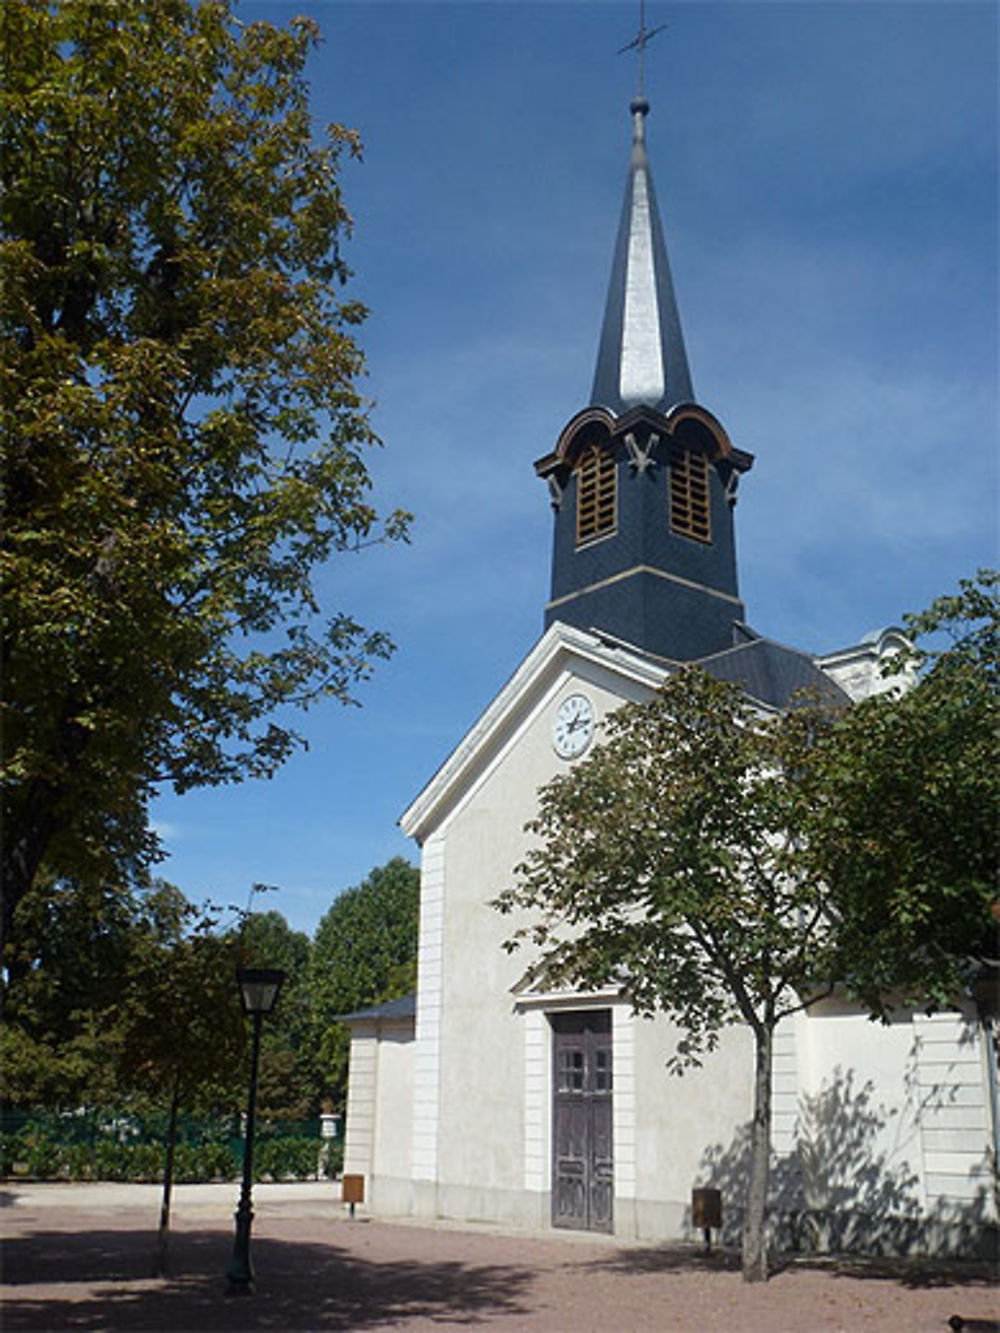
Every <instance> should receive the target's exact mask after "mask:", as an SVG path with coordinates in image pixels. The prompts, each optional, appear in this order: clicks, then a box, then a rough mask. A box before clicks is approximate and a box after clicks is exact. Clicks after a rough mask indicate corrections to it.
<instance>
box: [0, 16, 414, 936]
mask: <svg viewBox="0 0 1000 1333" xmlns="http://www.w3.org/2000/svg"><path fill="white" fill-rule="evenodd" d="M316 39H317V32H316V29H315V27H314V25H313V24H312V23H310V22H309V21H308V20H305V19H295V20H293V21H292V23H291V25H290V26H289V28H288V29H284V30H282V29H276V28H273V27H271V26H270V25H268V24H266V23H251V24H249V25H244V24H242V23H240V22H238V21H237V20H236V19H235V18H234V16H233V15H232V13H231V12H230V4H229V3H228V0H205V2H204V3H199V4H195V3H192V2H189V0H107V2H106V3H101V4H94V3H92V0H60V2H58V3H48V4H46V3H35V0H8V3H6V4H5V5H4V6H3V9H2V15H0V58H2V63H3V68H2V76H3V77H2V80H0V86H2V92H0V135H2V140H0V265H2V281H0V322H2V331H3V347H4V351H3V362H2V373H0V411H2V413H3V429H2V436H0V438H2V448H3V467H4V480H5V492H4V494H5V500H4V503H5V512H4V533H3V543H2V548H0V575H2V579H3V587H4V629H3V643H2V651H3V658H2V667H3V675H4V685H5V700H6V702H5V705H4V714H3V727H4V741H5V751H6V753H5V763H4V807H3V817H4V838H3V843H2V866H0V871H2V882H3V895H4V896H3V925H4V927H5V929H9V927H10V924H11V922H12V919H13V912H14V909H15V907H16V905H17V903H18V902H19V901H20V900H21V899H22V898H23V897H24V895H25V894H26V893H27V892H28V890H29V889H30V887H31V885H32V884H33V883H34V881H35V878H36V876H37V875H38V873H39V869H40V867H41V865H42V864H43V862H44V863H45V864H46V865H47V866H48V868H49V871H50V873H52V874H53V875H55V876H56V877H57V878H60V879H69V878H76V879H86V880H89V881H90V882H98V881H100V880H105V881H114V880H118V881H122V880H126V879H128V878H129V877H131V876H136V875H137V874H138V873H139V872H141V871H142V869H143V868H144V867H146V866H148V865H149V864H150V863H151V861H152V860H153V859H155V856H156V851H157V842H156V837H155V834H154V833H153V832H152V831H151V829H150V827H149V822H148V819H147V812H146V806H147V801H148V798H149V797H150V795H151V793H152V792H153V791H154V790H155V788H156V786H157V784H160V783H170V784H172V785H173V787H174V788H175V789H176V790H177V791H184V790H187V789H189V788H191V787H197V786H200V785H204V784H217V783H223V782H234V781H238V780H240V779H243V778H245V777H247V776H258V775H266V774H269V773H271V772H273V771H274V769H275V768H276V767H277V766H278V765H279V764H280V763H281V762H282V761H283V760H284V759H285V758H286V757H287V755H288V754H289V753H290V751H291V750H292V749H293V748H294V746H295V745H296V743H297V742H298V740H299V738H298V736H297V735H296V732H295V731H294V729H293V728H292V726H291V724H290V722H289V721H288V714H287V712H286V711H285V710H286V707H288V706H302V707H304V706H305V705H307V704H308V703H310V702H311V701H313V700H315V699H317V698H318V697H321V696H330V697H333V698H337V699H341V700H348V699H349V698H350V697H351V694H352V690H353V687H354V685H355V683H356V682H357V681H358V680H360V679H362V678H364V677H365V676H366V675H367V674H368V672H369V670H370V667H371V664H372V662H373V660H374V659H377V658H379V657H383V656H385V655H386V654H387V653H388V651H389V650H390V646H391V645H390V644H389V642H388V640H387V639H386V637H385V636H384V635H383V634H381V633H379V632H372V633H370V632H368V631H366V630H365V629H363V628H362V627H361V625H359V624H358V623H357V622H356V621H355V620H354V619H353V618H352V617H351V616H350V615H349V614H347V613H344V612H339V613H335V614H333V615H332V616H331V615H328V614H324V613H323V612H321V610H320V607H319V605H318V600H317V597H316V593H315V589H314V573H315V570H316V568H317V567H318V566H319V565H320V564H321V563H322V562H324V561H325V560H326V559H327V558H328V557H329V556H330V555H331V554H332V553H334V552H338V551H346V550H354V549H356V548H357V547H358V546H360V545H363V544H365V543H367V542H370V541H375V540H381V539H384V538H395V537H400V536H402V535H404V534H405V528H406V516H405V515H402V514H394V515H392V516H390V518H389V519H388V520H387V521H386V522H383V521H382V520H380V519H379V517H378V515H377V513H376V511H375V509H374V508H373V505H372V503H371V500H370V478H369V475H368V471H367V468H366V464H365V460H364V455H365V451H366V450H367V449H368V448H369V447H370V446H372V445H375V444H376V443H377V440H376V437H375V436H374V434H373V432H372V429H371V427H370V424H369V421H368V419H367V416H366V409H365V404H364V402H363V400H362V398H361V396H360V395H359V392H358V388H357V381H358V377H359V376H360V375H361V374H362V373H363V360H362V356H361V353H360V351H359V349H358V347H357V344H356V342H355V337H354V331H355V329H356V327H357V325H358V324H359V323H360V322H361V321H362V319H363V318H364V315H365V311H364V309H363V307H362V306H361V305H359V304H358V303H357V302H356V301H354V300H351V299H349V298H348V297H347V296H346V295H345V293H344V290H343V288H344V284H345V281H346V279H347V277H348V270H347V269H346V267H345V265H344V262H343V259H342V256H341V245H342V242H343V239H344V237H345V236H346V235H347V233H348V231H349V225H350V220H349V217H348V214H347V212H346V209H345V206H344V202H343V199H342V196H341V190H340V185H339V179H338V173H339V169H340V159H341V156H342V154H343V153H344V152H347V153H349V154H351V155H357V154H358V152H359V144H358V140H357V138H356V136H355V135H354V133H353V132H351V131H348V130H345V129H343V128H341V127H339V126H331V127H330V128H329V130H328V132H327V136H326V139H325V141H324V142H322V143H317V142H315V141H314V139H313V137H312V134H311V127H310V120H309V115H308V97H307V85H306V82H305V79H304V73H303V71H304V66H305V62H306V58H307V55H308V52H309V50H310V47H311V46H312V45H313V43H314V42H315V41H316Z"/></svg>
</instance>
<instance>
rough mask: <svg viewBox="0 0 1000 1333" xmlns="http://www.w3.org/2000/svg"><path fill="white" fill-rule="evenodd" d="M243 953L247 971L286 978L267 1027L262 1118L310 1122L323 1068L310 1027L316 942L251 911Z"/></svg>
mask: <svg viewBox="0 0 1000 1333" xmlns="http://www.w3.org/2000/svg"><path fill="white" fill-rule="evenodd" d="M241 951H242V955H243V958H244V959H245V962H246V965H247V966H249V967H277V968H280V969H281V971H283V972H284V973H285V982H284V985H283V986H282V989H281V997H280V1002H279V1004H278V1006H277V1008H276V1010H275V1012H274V1014H273V1015H271V1016H269V1017H268V1020H267V1022H266V1023H265V1024H264V1027H263V1032H262V1036H261V1047H260V1082H259V1086H258V1092H257V1102H258V1106H259V1108H260V1114H261V1116H262V1117H264V1118H273V1119H280V1118H284V1119H287V1120H309V1119H311V1118H312V1117H313V1116H316V1115H318V1114H319V1108H320V1101H321V1099H322V1082H323V1075H322V1064H321V1061H320V1058H319V1052H318V1050H317V1049H316V1040H315V1036H316V1029H315V1026H314V1024H313V1022H312V996H311V992H310V959H311V955H312V942H311V941H310V939H309V936H308V935H306V934H305V932H304V931H297V930H292V929H291V927H290V926H289V924H288V922H287V921H286V920H285V918H284V917H283V916H282V915H281V913H280V912H276V911H273V910H272V911H270V912H259V913H258V912H253V913H251V914H250V915H249V916H248V917H247V918H246V921H245V922H244V925H243V931H242V940H241Z"/></svg>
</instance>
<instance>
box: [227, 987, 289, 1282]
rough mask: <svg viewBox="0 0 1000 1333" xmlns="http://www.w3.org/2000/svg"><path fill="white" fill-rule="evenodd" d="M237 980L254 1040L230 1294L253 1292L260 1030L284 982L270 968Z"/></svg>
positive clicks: (251, 1054) (230, 1272) (241, 1000)
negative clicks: (253, 1226) (255, 1148)
mask: <svg viewBox="0 0 1000 1333" xmlns="http://www.w3.org/2000/svg"><path fill="white" fill-rule="evenodd" d="M236 980H237V981H238V982H239V986H240V1003H241V1004H242V1006H243V1012H244V1013H245V1014H249V1015H250V1016H251V1018H252V1019H253V1038H252V1044H251V1047H250V1094H249V1096H248V1097H247V1121H246V1133H245V1138H244V1140H243V1187H242V1189H241V1190H240V1202H239V1205H238V1207H237V1209H236V1240H235V1242H234V1244H233V1257H232V1261H231V1262H230V1265H229V1272H228V1277H229V1287H230V1290H231V1291H236V1292H251V1291H253V1264H252V1263H251V1260H250V1225H251V1223H252V1222H253V1207H252V1204H251V1191H252V1189H253V1132H254V1119H255V1114H256V1110H257V1064H258V1061H259V1059H260V1029H261V1024H262V1022H263V1020H264V1015H265V1014H269V1013H270V1012H271V1010H272V1009H273V1008H274V1006H275V1004H276V1003H277V1001H278V992H279V991H280V990H281V985H282V982H283V981H284V980H285V974H284V972H279V971H277V970H276V969H275V968H270V967H241V968H239V969H238V970H237V973H236Z"/></svg>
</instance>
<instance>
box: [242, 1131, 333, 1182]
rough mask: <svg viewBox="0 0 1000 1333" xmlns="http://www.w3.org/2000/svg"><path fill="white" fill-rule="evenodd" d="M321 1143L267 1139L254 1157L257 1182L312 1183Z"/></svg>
mask: <svg viewBox="0 0 1000 1333" xmlns="http://www.w3.org/2000/svg"><path fill="white" fill-rule="evenodd" d="M319 1150H320V1144H319V1141H318V1140H317V1139H312V1138H309V1139H304V1138H287V1139H286V1138H280V1139H264V1141H263V1142H262V1143H259V1144H258V1145H257V1147H256V1150H255V1154H254V1158H255V1160H254V1179H255V1180H264V1179H266V1178H268V1177H269V1178H270V1179H271V1180H289V1179H291V1180H311V1179H313V1178H314V1177H315V1176H316V1168H317V1164H318V1162H319Z"/></svg>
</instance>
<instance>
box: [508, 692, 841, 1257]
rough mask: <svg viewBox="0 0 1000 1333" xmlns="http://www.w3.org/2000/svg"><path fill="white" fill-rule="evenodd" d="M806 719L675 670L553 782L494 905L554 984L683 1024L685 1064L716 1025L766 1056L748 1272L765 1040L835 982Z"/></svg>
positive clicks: (714, 1037) (678, 1061)
mask: <svg viewBox="0 0 1000 1333" xmlns="http://www.w3.org/2000/svg"><path fill="white" fill-rule="evenodd" d="M815 724H816V715H815V714H814V713H812V712H811V711H809V710H796V711H791V712H788V713H784V714H779V715H772V716H768V717H764V716H761V714H760V712H759V710H756V709H755V708H754V707H753V706H752V705H751V704H750V703H749V702H748V701H747V700H746V699H745V697H744V696H743V695H742V694H741V692H740V691H739V690H738V689H737V688H736V687H735V686H733V685H730V684H727V683H722V682H719V681H715V680H713V679H712V678H711V677H709V676H707V675H706V674H704V673H703V672H701V671H700V670H698V669H694V668H690V669H684V670H681V671H678V672H677V673H676V674H675V675H673V676H671V677H669V678H668V679H667V680H666V682H665V683H664V685H663V686H662V688H661V689H660V690H659V691H658V693H657V694H656V695H655V696H654V697H653V698H652V699H650V700H649V701H648V702H646V703H631V704H625V705H624V706H623V707H621V708H620V709H618V710H617V711H616V712H615V713H613V714H612V715H611V716H610V717H609V718H608V719H607V721H606V723H605V734H604V737H603V740H602V744H601V745H600V746H599V747H598V748H597V749H596V750H595V751H594V753H593V755H592V756H591V757H590V758H589V759H587V760H586V761H584V762H582V763H580V764H577V765H576V766H575V767H574V768H572V769H571V770H570V771H569V772H568V773H565V774H560V775H559V776H557V777H556V778H554V779H553V780H552V781H551V782H550V783H548V784H547V785H546V786H545V787H543V788H542V790H541V793H540V797H539V808H538V814H537V816H536V817H535V819H534V820H533V821H532V822H531V823H530V824H529V826H528V832H529V833H530V834H531V835H532V836H533V838H534V839H535V842H534V844H533V845H532V847H531V848H530V850H529V852H528V854H527V856H526V858H525V860H524V861H523V862H522V863H521V864H520V865H519V866H518V867H517V870H516V872H515V883H514V884H513V885H512V886H511V887H509V888H508V889H506V890H505V891H504V892H503V893H502V894H501V895H500V897H499V898H498V899H497V903H496V905H497V906H498V907H499V909H500V910H501V911H503V912H508V913H509V912H514V911H517V912H519V913H524V914H526V915H525V918H524V920H523V923H522V924H520V925H518V926H517V927H516V928H515V930H514V932H513V934H512V936H511V939H510V941H509V942H508V947H509V948H512V949H513V948H517V947H519V946H521V945H523V944H525V943H528V944H530V945H533V946H535V948H536V949H537V950H538V954H537V957H536V958H535V959H534V960H533V961H532V963H531V965H530V969H529V972H530V975H531V976H532V977H533V978H535V979H538V980H540V981H542V983H543V984H545V985H553V986H565V987H573V988H583V989H586V990H594V989H601V988H603V987H605V986H608V985H613V986H615V987H616V988H617V989H618V990H619V991H620V993H621V994H622V995H623V996H624V997H625V998H627V999H629V1000H631V1002H632V1004H633V1006H634V1008H635V1010H636V1011H637V1012H638V1013H642V1014H652V1013H654V1012H656V1011H657V1010H663V1011H664V1012H666V1013H669V1014H671V1015H672V1016H673V1017H674V1018H675V1020H676V1021H677V1023H678V1025H679V1026H680V1027H681V1029H682V1030H683V1034H684V1035H683V1037H682V1038H681V1040H680V1042H679V1044H678V1048H677V1052H676V1054H675V1056H674V1057H673V1060H672V1062H671V1063H672V1066H673V1067H674V1068H675V1069H676V1070H683V1068H684V1067H685V1066H686V1065H688V1064H691V1063H698V1062H699V1060H700V1058H701V1056H702V1055H703V1054H704V1053H705V1052H706V1051H709V1050H711V1049H713V1048H714V1046H715V1045H716V1043H717V1041H718V1036H719V1033H720V1031H721V1030H722V1028H723V1027H725V1026H727V1025H729V1024H733V1023H745V1024H747V1025H748V1027H749V1028H750V1030H751V1032H752V1034H753V1038H754V1044H755V1051H756V1068H755V1085H754V1118H753V1126H752V1134H751V1137H752V1158H751V1171H750V1186H749V1192H748V1199H747V1203H746V1214H745V1218H746V1220H745V1225H744V1242H743V1264H744V1275H745V1276H746V1277H748V1278H749V1279H753V1280H758V1279H761V1278H763V1277H765V1276H766V1272H767V1253H766V1244H765V1234H764V1209H765V1204H766V1197H767V1180H768V1157H769V1152H770V1124H771V1110H770V1084H771V1061H772V1038H773V1034H774V1030H775V1027H776V1026H777V1024H778V1022H779V1021H780V1020H781V1019H782V1018H783V1017H785V1016H786V1015H788V1014H791V1013H794V1012H796V1011H797V1010H799V1009H801V1008H803V1007H805V1006H806V1005H808V1004H809V1003H811V1002H812V1001H813V1000H814V999H816V998H817V996H818V995H819V994H821V993H822V992H823V990H824V989H827V990H828V989H829V987H830V986H831V984H832V982H833V980H834V979H835V978H836V975H837V960H836V952H835V940H834V939H833V937H832V936H831V932H830V929H829V924H828V923H829V916H830V895H829V892H828V890H827V887H826V885H825V884H824V882H823V881H822V879H821V878H819V877H818V876H817V875H816V874H815V873H814V872H813V869H812V867H811V866H810V864H809V863H808V861H807V860H805V859H804V857H803V855H802V849H801V848H802V843H801V835H802V832H803V829H804V827H805V825H806V823H807V819H808V816H809V793H808V788H807V786H806V785H805V784H804V783H803V782H802V781H800V780H799V776H798V775H800V774H802V773H804V771H805V758H806V756H807V754H808V751H809V749H810V747H811V745H812V743H813V737H814V733H815Z"/></svg>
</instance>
